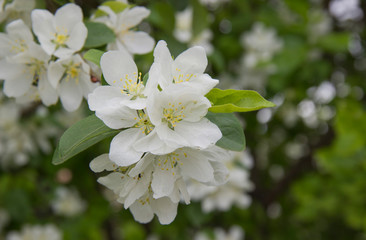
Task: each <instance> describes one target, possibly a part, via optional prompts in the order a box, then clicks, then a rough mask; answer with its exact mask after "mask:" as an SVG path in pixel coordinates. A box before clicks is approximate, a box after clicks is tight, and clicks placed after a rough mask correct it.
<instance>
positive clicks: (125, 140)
mask: <svg viewBox="0 0 366 240" xmlns="http://www.w3.org/2000/svg"><path fill="white" fill-rule="evenodd" d="M144 135H145V134H144V133H142V132H141V131H140V129H138V128H129V129H126V130H124V131H122V132H120V133H119V134H118V135H117V136H115V137H114V138H113V140H112V142H111V147H110V151H109V158H110V159H111V160H112V161H113V162H115V163H116V164H118V166H121V167H125V166H129V165H131V164H134V163H135V162H137V161H138V160H140V158H141V156H142V154H143V152H137V151H135V150H134V149H133V148H132V145H133V144H134V143H135V142H136V141H137V140H138V139H140V138H141V137H142V136H144Z"/></svg>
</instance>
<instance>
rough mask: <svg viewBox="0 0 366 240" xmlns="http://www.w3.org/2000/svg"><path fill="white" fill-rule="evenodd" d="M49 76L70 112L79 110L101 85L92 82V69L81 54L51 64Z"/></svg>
mask: <svg viewBox="0 0 366 240" xmlns="http://www.w3.org/2000/svg"><path fill="white" fill-rule="evenodd" d="M47 76H48V80H49V81H50V83H51V85H52V86H53V87H54V88H55V89H56V90H57V93H58V95H59V96H60V99H61V103H62V105H63V106H64V108H65V109H66V110H67V111H69V112H72V111H75V110H76V109H78V108H79V106H80V104H81V101H82V99H83V97H84V98H87V97H88V94H89V93H91V92H92V91H93V90H94V89H95V88H96V87H97V86H98V85H99V84H97V83H93V82H92V81H91V79H90V67H89V65H88V64H86V63H85V62H84V61H83V59H82V58H81V57H80V55H79V54H76V55H73V56H71V57H69V58H64V59H59V60H57V61H55V62H51V63H50V64H49V67H48V71H47Z"/></svg>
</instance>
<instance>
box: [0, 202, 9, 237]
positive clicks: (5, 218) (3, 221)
mask: <svg viewBox="0 0 366 240" xmlns="http://www.w3.org/2000/svg"><path fill="white" fill-rule="evenodd" d="M8 222H9V213H8V212H7V211H6V210H5V209H3V208H0V236H1V233H2V231H3V229H4V227H5V226H6V225H7V224H8Z"/></svg>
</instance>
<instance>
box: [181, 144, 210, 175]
mask: <svg viewBox="0 0 366 240" xmlns="http://www.w3.org/2000/svg"><path fill="white" fill-rule="evenodd" d="M179 152H180V154H179V159H180V161H179V163H180V164H179V165H180V168H181V169H182V175H183V176H186V177H191V178H193V179H196V180H197V181H200V182H209V181H212V180H213V178H214V174H213V173H214V171H213V168H212V166H211V165H210V163H209V161H208V159H207V158H206V156H205V154H204V153H203V152H202V151H201V150H195V149H189V148H183V149H182V150H180V151H179Z"/></svg>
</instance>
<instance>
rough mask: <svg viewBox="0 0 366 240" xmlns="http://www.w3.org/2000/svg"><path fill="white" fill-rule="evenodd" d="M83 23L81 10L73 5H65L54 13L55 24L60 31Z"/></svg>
mask: <svg viewBox="0 0 366 240" xmlns="http://www.w3.org/2000/svg"><path fill="white" fill-rule="evenodd" d="M82 21H83V12H82V11H81V8H80V7H79V6H78V5H76V4H74V3H69V4H65V5H64V6H63V7H61V8H59V9H58V10H57V11H56V13H55V23H56V25H57V26H58V27H59V28H61V29H67V30H70V29H72V28H73V27H74V26H75V24H76V23H78V22H82Z"/></svg>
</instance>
